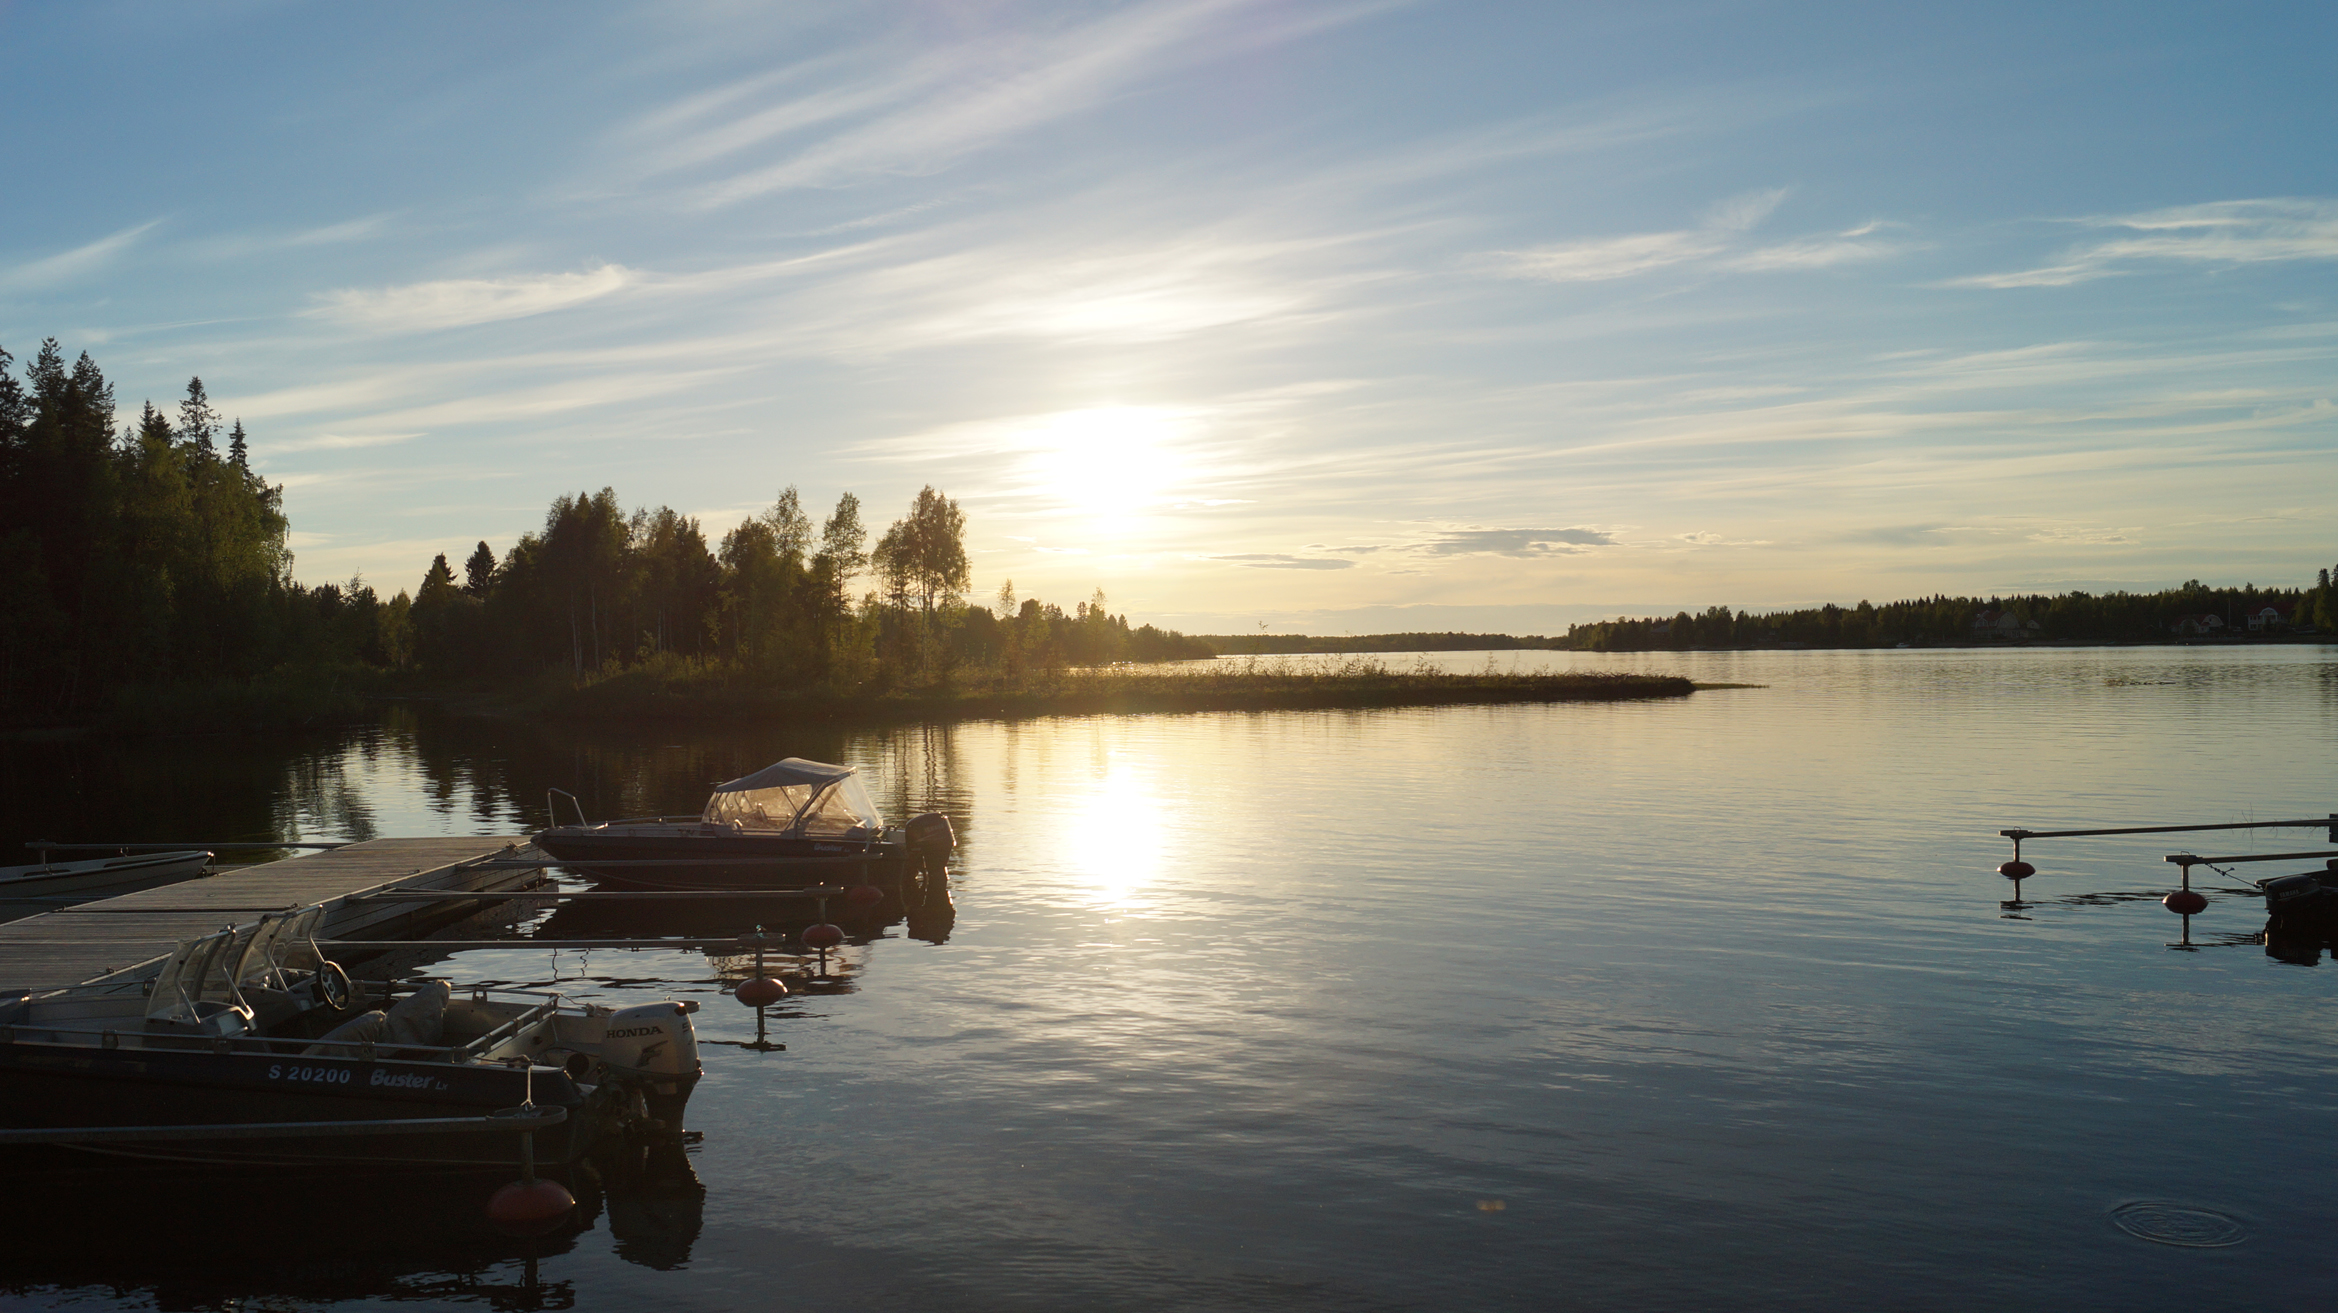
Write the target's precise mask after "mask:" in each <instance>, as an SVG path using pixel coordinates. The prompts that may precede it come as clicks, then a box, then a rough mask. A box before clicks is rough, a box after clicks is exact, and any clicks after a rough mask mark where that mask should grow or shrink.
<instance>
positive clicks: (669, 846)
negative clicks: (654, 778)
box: [536, 757, 957, 889]
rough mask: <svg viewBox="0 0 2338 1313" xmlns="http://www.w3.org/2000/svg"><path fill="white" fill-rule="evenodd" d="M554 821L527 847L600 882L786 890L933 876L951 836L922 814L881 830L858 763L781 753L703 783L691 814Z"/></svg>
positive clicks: (935, 817) (938, 819)
mask: <svg viewBox="0 0 2338 1313" xmlns="http://www.w3.org/2000/svg"><path fill="white" fill-rule="evenodd" d="M577 820H578V823H577V824H575V825H556V826H554V827H552V828H551V829H549V830H546V831H544V832H543V833H542V834H539V835H537V836H536V846H537V847H538V848H541V849H543V850H544V851H545V852H548V853H550V854H552V855H553V856H554V857H556V858H558V859H559V860H560V862H561V864H562V865H565V866H567V867H569V868H570V869H572V870H576V871H580V872H582V873H584V874H587V875H590V876H592V877H594V878H595V879H596V880H599V881H601V882H603V883H605V884H616V885H631V886H634V887H637V888H648V889H708V888H723V889H773V888H776V889H789V888H802V887H805V886H809V885H819V884H834V883H851V884H887V883H899V882H902V881H905V880H907V879H910V878H912V877H914V876H916V875H917V874H918V873H919V871H920V869H921V868H922V870H923V872H924V874H925V876H926V878H927V879H929V880H936V881H938V880H940V879H942V878H943V877H944V875H945V872H946V866H945V864H946V863H947V861H948V859H949V856H950V853H951V851H952V850H953V849H954V848H956V847H957V839H956V835H955V834H954V832H953V831H952V830H951V827H950V819H949V818H948V817H946V816H943V815H941V814H939V813H937V812H928V813H926V814H925V815H923V816H919V817H917V818H915V819H913V820H911V821H910V822H909V824H908V825H906V826H895V827H892V828H887V827H886V825H885V818H884V814H883V813H882V812H880V811H878V810H877V804H876V802H875V801H874V800H873V799H871V798H870V797H869V791H868V789H867V788H866V787H865V786H863V785H862V784H861V781H860V775H859V772H857V771H856V770H854V769H853V768H852V767H850V766H831V765H829V764H828V763H826V762H820V761H806V760H805V759H804V758H802V757H789V758H787V759H786V760H784V761H780V762H776V763H774V764H772V765H769V766H766V767H764V768H763V769H762V770H759V771H756V772H755V773H754V774H752V775H742V776H740V777H739V778H738V779H735V780H731V781H728V782H726V783H723V784H718V785H716V786H714V793H713V794H712V796H710V797H708V798H707V800H706V807H705V809H704V810H703V811H701V812H700V813H699V814H698V815H697V816H695V817H690V816H642V817H634V818H631V819H627V820H617V821H606V822H603V823H602V824H599V825H589V824H585V823H584V818H583V817H582V816H579V817H578V818H577Z"/></svg>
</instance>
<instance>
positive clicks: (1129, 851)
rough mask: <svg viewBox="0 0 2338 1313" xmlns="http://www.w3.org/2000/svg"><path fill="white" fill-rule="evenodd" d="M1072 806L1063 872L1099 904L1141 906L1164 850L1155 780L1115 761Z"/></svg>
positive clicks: (1067, 830)
mask: <svg viewBox="0 0 2338 1313" xmlns="http://www.w3.org/2000/svg"><path fill="white" fill-rule="evenodd" d="M1072 807H1073V810H1072V812H1071V814H1070V816H1069V817H1068V818H1067V819H1066V822H1065V825H1064V847H1063V864H1064V870H1065V873H1066V874H1067V875H1068V876H1070V877H1071V878H1072V879H1073V880H1075V881H1077V882H1078V883H1079V884H1080V885H1081V886H1082V887H1083V889H1084V890H1085V891H1086V893H1087V894H1088V897H1089V899H1090V900H1091V901H1093V902H1095V903H1097V904H1099V905H1102V906H1106V907H1127V906H1130V905H1131V904H1133V903H1135V902H1137V901H1138V900H1139V897H1140V895H1141V893H1142V891H1143V890H1144V889H1145V888H1146V887H1147V886H1149V885H1151V884H1152V883H1153V882H1154V880H1155V879H1157V878H1158V877H1159V875H1160V873H1161V866H1162V856H1163V852H1164V849H1165V847H1166V841H1165V840H1166V834H1165V827H1164V826H1163V825H1162V818H1161V799H1160V796H1159V794H1158V793H1156V792H1155V791H1154V789H1153V788H1152V783H1151V781H1150V780H1149V779H1147V778H1146V777H1145V776H1143V775H1141V774H1140V773H1138V772H1137V771H1135V770H1132V769H1131V768H1129V767H1128V766H1125V765H1122V764H1119V763H1117V762H1116V763H1114V764H1113V765H1111V766H1110V767H1108V768H1107V769H1106V771H1105V774H1104V778H1103V779H1101V780H1098V781H1097V782H1096V783H1095V784H1094V785H1093V786H1092V787H1091V788H1090V789H1089V791H1088V792H1087V794H1086V795H1085V796H1084V797H1080V798H1077V799H1076V800H1074V801H1073V803H1072Z"/></svg>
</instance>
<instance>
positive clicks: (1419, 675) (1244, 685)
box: [0, 663, 1732, 742]
mask: <svg viewBox="0 0 2338 1313" xmlns="http://www.w3.org/2000/svg"><path fill="white" fill-rule="evenodd" d="M1197 664H1201V668H1200V669H1197V670H1194V671H1191V672H1186V671H1176V672H1167V673H1162V672H1152V671H1148V672H1145V673H1126V672H1117V671H1114V670H1112V669H1111V668H1103V669H1099V670H1095V671H1089V670H1082V669H1075V670H1071V671H1067V672H1065V673H1063V674H1061V675H1059V676H1057V677H1056V678H1054V679H1053V680H1051V681H1048V682H1046V683H1043V684H1040V685H1037V686H1031V685H1025V686H1022V687H1016V688H1004V689H1002V688H998V687H996V686H993V687H990V688H982V687H959V688H945V689H925V690H911V691H893V692H885V693H872V694H846V695H833V694H809V695H807V694H804V693H800V692H774V691H769V690H766V689H762V688H755V687H745V686H742V685H741V684H740V683H735V682H732V681H730V680H727V679H721V678H717V677H713V676H707V677H703V678H693V679H687V680H679V681H676V680H666V679H659V678H656V677H653V676H649V675H647V674H644V673H642V672H638V671H629V672H625V673H621V674H616V675H612V676H609V677H607V678H604V679H600V680H596V681H594V682H592V683H588V684H583V685H573V686H571V685H562V686H554V687H548V686H547V685H546V684H545V683H542V682H539V683H537V684H535V685H533V686H532V687H531V686H529V685H526V684H520V685H509V686H500V687H499V686H480V685H445V684H430V683H425V682H422V681H419V680H413V681H402V680H396V679H391V678H384V679H381V680H379V681H378V682H370V686H369V687H368V686H349V685H344V686H342V687H339V688H335V689H333V690H332V691H331V693H330V694H328V695H326V696H322V697H319V696H317V695H316V691H315V690H314V689H313V687H311V686H309V685H308V684H307V683H306V682H305V681H299V680H292V681H287V682H285V683H284V684H282V685H271V684H270V683H268V682H265V681H262V682H255V683H254V684H250V685H237V686H234V687H232V688H228V687H221V686H209V687H202V686H199V687H195V688H182V689H178V690H169V691H160V692H150V693H149V694H147V695H145V696H141V697H137V698H135V699H134V700H132V701H131V702H130V703H129V704H128V705H126V706H123V707H118V708H116V709H115V710H114V711H112V712H111V713H109V714H108V715H106V716H103V717H99V718H95V719H93V720H92V721H90V722H89V723H86V724H80V725H63V724H18V725H10V726H6V727H0V738H5V739H7V740H11V741H16V742H43V741H59V740H70V739H76V738H82V737H93V736H94V737H144V736H150V735H200V734H238V733H299V732H303V731H311V730H327V729H338V728H344V727H347V726H350V725H359V724H368V723H371V722H372V720H373V719H374V718H375V717H376V716H378V715H379V713H380V711H381V710H382V708H383V707H384V706H385V704H421V705H427V706H430V707H433V708H436V709H438V710H442V711H445V712H448V713H451V714H454V715H458V716H474V717H485V718H495V719H510V720H544V721H552V722H559V723H566V724H595V723H608V724H676V725H683V724H701V723H708V722H721V721H738V720H742V719H747V720H755V721H763V722H770V723H780V724H786V723H794V724H808V725H832V726H863V725H866V726H877V725H900V724H916V723H928V724H944V723H950V722H957V721H969V720H1035V719H1042V718H1048V717H1074V716H1099V715H1103V716H1109V715H1157V714H1195V713H1205V712H1225V711H1321V710H1372V709H1379V708H1397V707H1436V706H1498V705H1514V704H1528V703H1554V702H1620V701H1643V700H1649V699H1659V698H1681V697H1687V696H1688V695H1689V694H1690V693H1692V692H1694V691H1695V690H1696V689H1697V688H1698V687H1699V686H1698V685H1696V684H1693V683H1692V682H1691V681H1690V680H1688V679H1687V678H1685V677H1682V676H1678V675H1654V674H1639V673H1627V672H1615V673H1608V672H1564V673H1550V674H1447V673H1443V672H1425V671H1406V672H1393V671H1354V670H1346V671H1327V672H1323V673H1309V672H1304V671H1249V670H1227V669H1224V668H1222V667H1218V668H1212V667H1209V666H1208V665H1206V663H1197ZM353 683H355V682H354V681H353ZM1710 687H1732V686H1728V685H1711V686H1710ZM296 691H297V692H296ZM297 693H306V694H307V696H299V695H297ZM279 695H281V696H279Z"/></svg>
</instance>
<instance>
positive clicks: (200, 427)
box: [179, 377, 240, 457]
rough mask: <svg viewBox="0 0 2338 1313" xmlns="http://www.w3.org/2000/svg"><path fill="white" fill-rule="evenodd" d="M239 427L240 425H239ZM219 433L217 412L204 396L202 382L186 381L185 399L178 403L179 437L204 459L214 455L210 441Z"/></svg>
mask: <svg viewBox="0 0 2338 1313" xmlns="http://www.w3.org/2000/svg"><path fill="white" fill-rule="evenodd" d="M239 427H240V425H239ZM218 432H219V412H218V411H216V410H213V409H212V408H211V398H210V397H208V396H206V395H204V392H203V380H202V379H201V378H199V377H198V378H190V379H188V380H187V399H186V400H184V401H182V402H180V403H179V437H180V438H181V439H182V440H183V441H185V442H187V443H188V444H189V445H191V446H193V447H194V448H195V450H196V451H197V452H199V453H201V455H203V456H205V457H209V456H212V455H214V454H216V452H217V448H215V447H214V446H213V445H212V442H211V439H212V438H213V437H214V436H216V435H217V434H218Z"/></svg>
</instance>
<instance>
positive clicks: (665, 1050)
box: [599, 999, 699, 1130]
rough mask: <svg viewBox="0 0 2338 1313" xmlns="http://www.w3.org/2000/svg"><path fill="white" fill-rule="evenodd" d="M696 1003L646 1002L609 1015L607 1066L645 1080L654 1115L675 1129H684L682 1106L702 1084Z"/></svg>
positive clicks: (602, 1054) (602, 1050)
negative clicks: (694, 1020)
mask: <svg viewBox="0 0 2338 1313" xmlns="http://www.w3.org/2000/svg"><path fill="white" fill-rule="evenodd" d="M697 1010H698V1005H697V1004H696V1003H676V1002H674V1001H672V1000H670V999H669V1000H667V1001H666V1002H663V1003H643V1004H640V1005H638V1006H635V1007H630V1008H625V1009H622V1010H620V1011H617V1012H612V1013H610V1014H609V1017H608V1023H609V1029H608V1030H607V1031H606V1032H605V1034H604V1036H603V1038H602V1041H601V1044H600V1052H599V1056H600V1059H601V1061H602V1062H604V1063H606V1064H608V1065H609V1066H611V1067H614V1068H617V1069H619V1070H620V1071H621V1072H622V1073H623V1074H624V1075H625V1076H627V1077H630V1078H631V1079H633V1080H636V1081H639V1082H640V1083H641V1086H642V1090H641V1092H642V1097H643V1098H644V1099H645V1100H646V1101H647V1102H648V1104H649V1115H650V1116H652V1117H655V1118H657V1119H658V1120H659V1121H662V1122H664V1123H666V1125H667V1126H668V1127H669V1128H671V1129H673V1130H680V1129H681V1128H682V1106H683V1105H684V1104H686V1103H688V1102H689V1101H690V1087H691V1086H693V1085H695V1084H697V1083H698V1070H699V1068H698V1031H697V1029H696V1028H694V1027H693V1026H692V1025H691V1024H690V1014H691V1013H693V1012H696V1011H697Z"/></svg>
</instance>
